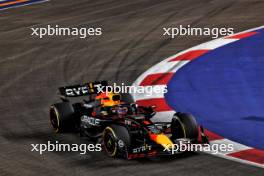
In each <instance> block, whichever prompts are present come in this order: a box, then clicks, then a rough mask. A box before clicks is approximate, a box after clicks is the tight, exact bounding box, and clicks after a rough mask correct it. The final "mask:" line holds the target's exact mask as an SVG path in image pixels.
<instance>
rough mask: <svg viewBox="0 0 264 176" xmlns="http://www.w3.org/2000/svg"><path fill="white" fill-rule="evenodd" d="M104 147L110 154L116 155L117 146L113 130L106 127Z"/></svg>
mask: <svg viewBox="0 0 264 176" xmlns="http://www.w3.org/2000/svg"><path fill="white" fill-rule="evenodd" d="M103 142H104V148H105V151H106V152H107V154H108V155H109V156H115V154H116V151H117V146H116V142H115V137H114V134H113V133H112V130H109V129H106V130H105V133H104V137H103Z"/></svg>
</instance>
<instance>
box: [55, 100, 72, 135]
mask: <svg viewBox="0 0 264 176" xmlns="http://www.w3.org/2000/svg"><path fill="white" fill-rule="evenodd" d="M50 123H51V126H52V127H53V129H54V131H55V133H62V132H70V131H72V130H73V129H74V124H75V121H74V109H73V107H72V105H71V104H70V103H69V102H62V103H56V104H54V105H51V106H50Z"/></svg>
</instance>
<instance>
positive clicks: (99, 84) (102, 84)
mask: <svg viewBox="0 0 264 176" xmlns="http://www.w3.org/2000/svg"><path fill="white" fill-rule="evenodd" d="M107 85H108V84H107V81H96V82H90V83H85V84H81V85H72V86H65V87H59V92H60V94H61V95H62V96H65V97H79V96H85V95H92V94H98V93H100V92H101V91H104V90H105V88H106V86H107Z"/></svg>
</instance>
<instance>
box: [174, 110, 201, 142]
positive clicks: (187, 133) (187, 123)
mask: <svg viewBox="0 0 264 176" xmlns="http://www.w3.org/2000/svg"><path fill="white" fill-rule="evenodd" d="M171 132H172V137H173V138H174V139H177V138H189V139H193V140H196V139H198V136H199V127H198V124H197V122H196V120H195V118H194V117H193V116H192V115H191V114H189V113H175V114H174V116H173V118H172V122H171Z"/></svg>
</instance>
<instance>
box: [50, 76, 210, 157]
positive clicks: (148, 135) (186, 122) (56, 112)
mask: <svg viewBox="0 0 264 176" xmlns="http://www.w3.org/2000/svg"><path fill="white" fill-rule="evenodd" d="M106 85H107V82H106V81H100V82H93V83H87V84H83V85H75V86H67V87H61V88H59V91H60V94H61V96H62V97H61V99H62V102H60V103H56V104H53V105H51V107H50V122H51V125H52V127H53V129H54V131H55V132H56V133H61V132H69V131H75V132H76V131H78V133H80V135H81V136H86V137H88V138H90V139H100V140H99V141H100V142H101V143H102V146H103V148H104V150H105V151H106V153H107V154H108V155H109V156H111V157H124V158H127V159H132V158H139V157H153V156H158V155H171V152H170V149H171V148H172V147H173V145H174V144H178V143H179V142H189V143H197V142H198V138H199V135H200V134H201V136H202V139H203V142H207V138H206V136H205V135H204V134H203V133H201V131H202V132H203V129H202V130H200V131H199V126H198V125H197V123H196V120H195V118H194V117H193V116H192V115H191V114H188V113H180V112H178V113H175V114H174V116H173V117H172V120H171V122H155V123H154V122H152V121H151V118H152V117H153V116H154V115H155V114H156V113H155V107H154V106H149V107H144V106H138V105H137V104H136V103H126V102H122V101H121V96H120V95H119V94H116V93H112V92H100V91H99V90H103V87H104V86H106ZM84 95H87V96H88V97H89V98H88V100H83V102H77V103H70V101H69V100H68V97H79V96H84Z"/></svg>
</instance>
